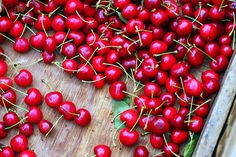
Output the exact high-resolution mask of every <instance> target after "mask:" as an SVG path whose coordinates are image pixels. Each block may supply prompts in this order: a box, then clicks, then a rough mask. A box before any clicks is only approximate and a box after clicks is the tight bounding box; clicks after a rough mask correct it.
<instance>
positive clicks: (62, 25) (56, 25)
mask: <svg viewBox="0 0 236 157" xmlns="http://www.w3.org/2000/svg"><path fill="white" fill-rule="evenodd" d="M52 2H53V1H52ZM52 29H53V30H54V31H55V32H58V31H64V30H65V29H66V21H65V19H64V18H63V17H62V16H61V15H56V16H54V17H53V19H52Z"/></svg>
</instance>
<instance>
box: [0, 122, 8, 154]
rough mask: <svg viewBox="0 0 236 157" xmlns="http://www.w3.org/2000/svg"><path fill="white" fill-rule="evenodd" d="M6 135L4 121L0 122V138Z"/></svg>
mask: <svg viewBox="0 0 236 157" xmlns="http://www.w3.org/2000/svg"><path fill="white" fill-rule="evenodd" d="M7 135H8V131H7V130H6V129H5V126H4V122H0V139H4V138H5V137H6V136H7ZM0 154H1V153H0Z"/></svg>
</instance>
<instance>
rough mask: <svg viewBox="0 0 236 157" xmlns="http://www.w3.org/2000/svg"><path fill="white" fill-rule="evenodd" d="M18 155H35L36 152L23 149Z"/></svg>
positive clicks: (28, 156)
mask: <svg viewBox="0 0 236 157" xmlns="http://www.w3.org/2000/svg"><path fill="white" fill-rule="evenodd" d="M19 157H36V154H35V152H34V151H32V150H25V151H23V152H21V153H20V155H19Z"/></svg>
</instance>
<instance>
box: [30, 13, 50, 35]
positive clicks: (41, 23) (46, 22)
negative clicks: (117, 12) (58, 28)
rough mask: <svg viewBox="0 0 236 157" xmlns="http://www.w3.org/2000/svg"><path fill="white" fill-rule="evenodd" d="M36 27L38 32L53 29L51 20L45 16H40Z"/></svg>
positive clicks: (35, 24)
mask: <svg viewBox="0 0 236 157" xmlns="http://www.w3.org/2000/svg"><path fill="white" fill-rule="evenodd" d="M34 27H35V28H36V29H37V30H38V31H43V30H44V29H45V30H46V31H47V30H49V29H50V27H51V20H50V18H49V17H48V16H47V15H45V14H39V15H38V18H37V20H36V21H35V23H34Z"/></svg>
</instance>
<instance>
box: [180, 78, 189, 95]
mask: <svg viewBox="0 0 236 157" xmlns="http://www.w3.org/2000/svg"><path fill="white" fill-rule="evenodd" d="M179 79H180V84H181V86H182V89H183V92H184V95H186V92H185V89H184V83H183V78H182V76H180V78H179ZM186 96H187V95H186Z"/></svg>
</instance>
